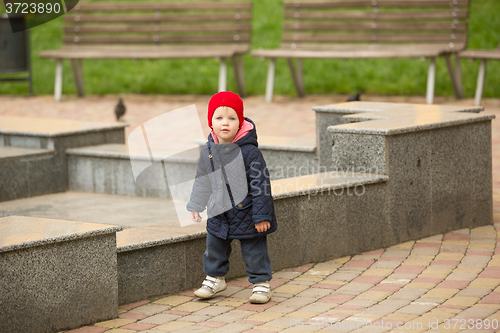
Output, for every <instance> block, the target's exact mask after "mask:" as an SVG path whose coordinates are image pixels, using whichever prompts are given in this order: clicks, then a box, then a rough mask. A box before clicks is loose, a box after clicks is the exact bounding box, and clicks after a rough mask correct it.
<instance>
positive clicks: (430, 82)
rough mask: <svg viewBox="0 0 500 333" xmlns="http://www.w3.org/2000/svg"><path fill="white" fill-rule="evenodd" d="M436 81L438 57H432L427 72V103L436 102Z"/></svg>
mask: <svg viewBox="0 0 500 333" xmlns="http://www.w3.org/2000/svg"><path fill="white" fill-rule="evenodd" d="M435 83H436V58H435V57H432V58H431V59H430V63H429V72H428V74H427V104H432V103H434V85H435Z"/></svg>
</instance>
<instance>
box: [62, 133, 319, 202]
mask: <svg viewBox="0 0 500 333" xmlns="http://www.w3.org/2000/svg"><path fill="white" fill-rule="evenodd" d="M200 144H203V143H202V142H200ZM260 149H261V151H262V153H263V155H264V158H265V160H266V163H267V166H268V169H269V173H270V176H271V180H276V179H283V178H291V177H297V176H301V175H308V174H313V173H318V171H319V168H318V163H317V161H318V159H317V157H316V150H315V148H314V147H292V146H290V147H287V146H278V145H276V146H273V145H263V146H261V147H260ZM66 154H67V156H68V165H69V189H70V190H71V191H75V192H90V193H106V194H116V195H128V196H137V197H148V198H164V199H169V198H171V195H170V191H169V189H168V182H167V181H166V175H165V170H167V171H168V173H169V174H175V175H176V178H177V177H179V178H180V179H183V180H192V179H194V177H195V174H196V168H197V165H198V158H199V151H197V150H188V151H186V152H183V153H182V154H176V155H174V156H169V157H167V158H164V159H163V161H162V162H157V163H153V162H151V158H150V156H142V155H141V156H139V155H134V156H133V157H132V159H131V157H130V155H129V153H128V149H127V146H126V145H125V144H102V145H96V146H86V147H80V148H72V149H68V150H66ZM136 168H137V169H136ZM134 169H136V170H144V171H143V173H141V176H140V177H138V178H137V179H135V177H134V171H133V170H134ZM136 173H137V172H136Z"/></svg>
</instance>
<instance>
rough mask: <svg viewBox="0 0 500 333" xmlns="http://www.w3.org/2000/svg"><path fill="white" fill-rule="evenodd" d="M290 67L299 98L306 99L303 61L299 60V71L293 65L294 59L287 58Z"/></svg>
mask: <svg viewBox="0 0 500 333" xmlns="http://www.w3.org/2000/svg"><path fill="white" fill-rule="evenodd" d="M286 60H287V61H288V67H290V72H291V73H292V78H293V83H294V84H295V90H297V94H298V95H299V97H304V96H305V95H306V92H305V89H304V76H303V71H302V59H300V58H297V69H295V66H294V64H293V59H292V58H287V59H286Z"/></svg>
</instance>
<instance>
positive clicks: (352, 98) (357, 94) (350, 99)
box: [347, 91, 363, 102]
mask: <svg viewBox="0 0 500 333" xmlns="http://www.w3.org/2000/svg"><path fill="white" fill-rule="evenodd" d="M362 93H363V92H362V91H358V92H357V93H356V95H353V96H351V97H349V98H348V99H347V101H348V102H358V101H361V99H360V97H361V94H362Z"/></svg>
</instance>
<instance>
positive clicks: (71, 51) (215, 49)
mask: <svg viewBox="0 0 500 333" xmlns="http://www.w3.org/2000/svg"><path fill="white" fill-rule="evenodd" d="M249 49H250V46H249V44H211V45H169V46H162V45H159V46H156V45H123V44H122V45H109V44H101V45H88V44H87V45H85V44H82V45H63V47H62V48H61V49H60V50H49V51H42V52H41V53H40V57H42V58H54V59H61V58H62V59H162V58H213V57H231V56H232V55H233V54H234V53H236V54H242V53H246V52H248V51H249Z"/></svg>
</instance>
